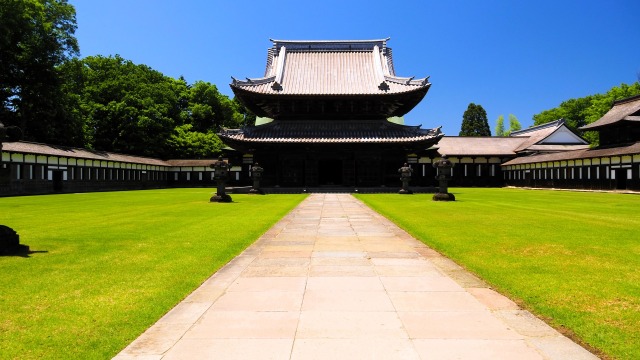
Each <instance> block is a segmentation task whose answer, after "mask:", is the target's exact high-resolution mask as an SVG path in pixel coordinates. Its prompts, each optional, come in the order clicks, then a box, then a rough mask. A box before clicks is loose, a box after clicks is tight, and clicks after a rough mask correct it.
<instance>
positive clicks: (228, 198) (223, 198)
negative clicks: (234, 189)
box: [209, 194, 233, 203]
mask: <svg viewBox="0 0 640 360" xmlns="http://www.w3.org/2000/svg"><path fill="white" fill-rule="evenodd" d="M209 201H210V202H225V203H228V202H233V199H231V196H229V195H228V194H222V195H218V194H215V195H213V196H212V197H211V199H210V200H209Z"/></svg>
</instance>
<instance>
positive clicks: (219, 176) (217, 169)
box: [210, 156, 232, 202]
mask: <svg viewBox="0 0 640 360" xmlns="http://www.w3.org/2000/svg"><path fill="white" fill-rule="evenodd" d="M210 167H211V168H212V169H213V179H214V180H215V181H216V185H217V189H216V194H215V195H214V196H212V197H211V200H210V201H211V202H231V201H232V199H231V196H229V195H228V194H227V193H226V189H225V187H226V185H227V184H226V183H227V180H228V179H229V169H231V164H230V163H228V162H226V161H224V160H223V159H222V156H220V157H218V160H216V161H215V162H214V163H213V164H211V165H210Z"/></svg>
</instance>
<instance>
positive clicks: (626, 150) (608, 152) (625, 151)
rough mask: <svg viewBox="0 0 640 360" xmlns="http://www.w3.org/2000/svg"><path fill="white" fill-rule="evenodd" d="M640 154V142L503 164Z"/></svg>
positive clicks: (526, 157)
mask: <svg viewBox="0 0 640 360" xmlns="http://www.w3.org/2000/svg"><path fill="white" fill-rule="evenodd" d="M633 154H640V142H637V143H634V144H631V145H628V146H619V147H610V148H599V149H582V150H575V151H565V152H557V153H549V154H540V155H532V156H523V157H519V158H516V159H513V160H509V161H507V162H506V163H504V164H502V165H503V166H508V165H521V164H533V163H540V162H547V161H563V160H579V159H589V158H597V157H603V156H604V157H607V156H620V155H633Z"/></svg>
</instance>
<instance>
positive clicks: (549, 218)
mask: <svg viewBox="0 0 640 360" xmlns="http://www.w3.org/2000/svg"><path fill="white" fill-rule="evenodd" d="M452 190H453V191H452V192H453V193H454V194H455V196H456V199H457V201H455V202H450V203H446V202H434V201H431V195H429V194H425V195H413V196H401V195H397V194H388V195H358V196H357V197H358V198H359V199H361V200H362V201H364V202H365V203H366V204H368V205H369V206H371V207H372V208H373V209H375V210H377V211H379V212H380V213H381V214H383V215H384V216H386V217H387V218H389V219H391V220H392V221H394V222H395V223H396V224H398V225H399V226H401V227H402V228H404V229H405V230H407V231H408V232H410V233H411V234H412V235H413V236H415V237H416V238H418V239H420V240H421V241H423V242H424V243H426V244H427V245H429V246H430V247H432V248H434V249H436V250H438V251H439V252H441V253H443V254H445V255H446V256H448V257H450V258H451V259H453V260H455V261H456V262H458V263H459V264H460V265H462V266H464V267H466V268H467V269H469V270H470V271H472V272H474V273H476V274H478V275H479V276H480V277H482V278H483V279H485V280H486V281H487V282H488V283H490V284H491V285H492V286H494V287H495V288H496V289H498V290H499V291H500V292H502V293H503V294H505V295H507V296H509V297H511V298H512V299H514V300H516V301H517V302H518V303H519V304H520V305H522V306H524V307H525V308H527V309H529V310H531V311H532V312H534V313H535V314H537V315H539V316H542V317H543V318H545V319H546V320H547V321H548V322H549V323H550V324H552V325H553V326H555V327H556V328H559V329H560V330H564V331H565V332H569V333H572V334H573V336H575V337H577V338H578V339H580V340H581V341H583V342H584V343H586V344H588V345H589V346H591V347H593V348H595V349H597V350H599V351H600V352H601V353H600V355H604V356H605V357H608V358H614V359H640V196H638V195H625V194H612V193H588V192H587V193H585V192H566V191H532V190H520V189H452Z"/></svg>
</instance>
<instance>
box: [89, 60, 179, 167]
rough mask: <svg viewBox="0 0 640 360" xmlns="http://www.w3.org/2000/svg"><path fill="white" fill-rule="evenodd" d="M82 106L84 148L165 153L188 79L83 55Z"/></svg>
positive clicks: (124, 61) (131, 152)
mask: <svg viewBox="0 0 640 360" xmlns="http://www.w3.org/2000/svg"><path fill="white" fill-rule="evenodd" d="M82 63H83V66H82V76H81V78H83V79H84V86H83V87H82V88H81V89H77V90H78V91H80V94H79V96H80V98H81V99H80V108H81V113H82V116H83V117H84V118H85V121H86V139H87V144H86V146H87V147H90V148H94V149H98V150H104V151H114V152H120V153H125V154H132V155H143V156H151V157H164V156H166V155H167V154H168V153H169V147H168V144H167V139H169V138H170V136H171V134H172V133H173V130H174V128H175V126H176V125H182V124H181V121H182V119H183V108H182V104H181V100H182V99H181V96H184V93H185V92H186V91H187V84H186V83H185V82H184V81H182V80H176V79H173V78H170V77H167V76H164V75H163V74H162V73H160V72H158V71H155V70H153V69H151V68H150V67H148V66H146V65H136V64H134V63H133V62H131V61H128V60H125V59H123V58H122V57H120V56H118V55H116V56H115V57H103V56H89V57H87V58H85V59H84V60H82Z"/></svg>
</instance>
